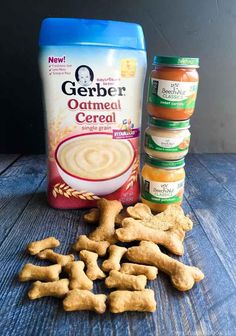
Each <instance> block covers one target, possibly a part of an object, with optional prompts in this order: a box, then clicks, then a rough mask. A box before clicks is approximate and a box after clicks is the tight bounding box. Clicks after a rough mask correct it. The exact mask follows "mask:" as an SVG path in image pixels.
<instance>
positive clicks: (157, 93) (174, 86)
mask: <svg viewBox="0 0 236 336" xmlns="http://www.w3.org/2000/svg"><path fill="white" fill-rule="evenodd" d="M197 89H198V83H197V82H178V81H170V80H165V79H158V78H150V82H149V88H148V103H151V104H154V105H158V106H163V107H167V108H181V109H190V108H194V106H195V101H196V96H197Z"/></svg>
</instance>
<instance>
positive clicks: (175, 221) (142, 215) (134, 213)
mask: <svg viewBox="0 0 236 336" xmlns="http://www.w3.org/2000/svg"><path fill="white" fill-rule="evenodd" d="M127 213H128V215H129V216H131V217H133V218H134V219H139V220H141V221H142V224H143V225H145V226H148V227H151V228H153V229H158V230H162V231H167V230H171V229H182V230H184V231H189V230H192V227H193V222H192V221H191V219H190V218H189V217H188V216H185V214H184V211H183V209H182V208H181V206H180V205H176V204H171V205H170V206H168V208H167V209H166V210H164V211H163V212H161V213H159V214H157V215H155V216H154V215H153V214H152V212H151V209H150V208H149V207H148V206H147V205H146V204H143V203H137V204H135V206H133V207H128V208H127Z"/></svg>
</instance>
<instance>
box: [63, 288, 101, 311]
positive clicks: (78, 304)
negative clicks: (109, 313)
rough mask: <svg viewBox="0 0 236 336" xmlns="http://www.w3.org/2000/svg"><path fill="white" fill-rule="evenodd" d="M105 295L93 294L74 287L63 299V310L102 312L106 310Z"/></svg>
mask: <svg viewBox="0 0 236 336" xmlns="http://www.w3.org/2000/svg"><path fill="white" fill-rule="evenodd" d="M106 299H107V297H106V295H104V294H93V293H91V292H90V291H88V290H79V289H74V290H71V291H69V292H68V293H67V295H66V298H65V299H64V300H63V307H64V310H65V311H75V310H93V311H95V312H96V313H99V314H102V313H104V312H105V310H106Z"/></svg>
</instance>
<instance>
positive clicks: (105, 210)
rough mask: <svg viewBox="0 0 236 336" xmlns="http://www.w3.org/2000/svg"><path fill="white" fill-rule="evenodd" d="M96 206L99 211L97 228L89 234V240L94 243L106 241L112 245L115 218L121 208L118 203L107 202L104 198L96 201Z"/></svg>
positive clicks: (113, 241)
mask: <svg viewBox="0 0 236 336" xmlns="http://www.w3.org/2000/svg"><path fill="white" fill-rule="evenodd" d="M97 205H98V208H99V210H100V219H99V226H98V227H97V228H96V230H94V231H93V232H92V233H90V235H89V238H90V239H92V240H95V241H101V240H106V241H108V242H109V243H110V244H113V243H115V242H116V238H115V218H116V216H117V215H118V213H119V212H120V211H121V210H122V208H123V206H122V204H121V202H119V201H116V200H115V201H108V200H106V199H104V198H101V199H100V200H98V201H97Z"/></svg>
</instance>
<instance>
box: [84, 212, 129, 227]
mask: <svg viewBox="0 0 236 336" xmlns="http://www.w3.org/2000/svg"><path fill="white" fill-rule="evenodd" d="M126 217H128V215H127V213H126V212H125V211H123V212H121V213H119V214H118V215H117V216H116V217H115V224H116V226H119V227H121V225H122V221H123V219H125V218H126ZM99 218H100V210H99V209H98V208H92V209H90V210H89V211H88V212H87V213H86V214H84V220H85V222H87V223H92V224H94V223H97V222H99Z"/></svg>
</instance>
